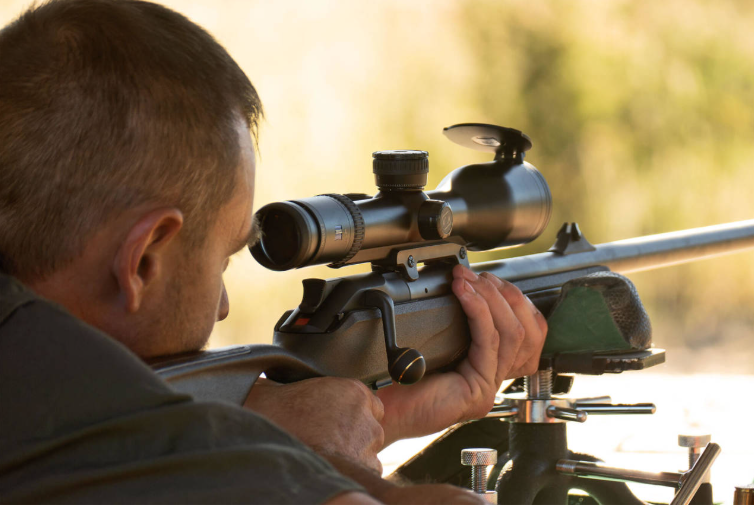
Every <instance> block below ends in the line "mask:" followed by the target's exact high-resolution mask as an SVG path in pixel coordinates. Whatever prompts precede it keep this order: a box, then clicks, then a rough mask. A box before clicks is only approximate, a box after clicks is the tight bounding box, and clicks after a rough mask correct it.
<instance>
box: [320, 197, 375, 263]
mask: <svg viewBox="0 0 754 505" xmlns="http://www.w3.org/2000/svg"><path fill="white" fill-rule="evenodd" d="M317 196H328V197H330V198H332V199H333V200H335V201H337V202H338V203H340V204H341V205H343V207H345V208H346V209H348V212H349V213H350V214H351V218H352V219H353V242H352V243H351V249H349V251H348V253H347V254H346V255H345V256H344V257H343V258H342V259H341V260H340V261H336V262H335V263H330V264H329V265H327V266H329V267H331V268H340V267H342V266H345V265H346V264H347V263H348V262H349V261H351V258H353V257H354V256H356V253H358V252H359V250H361V245H362V244H363V243H364V230H365V228H366V227H365V225H364V217H363V216H362V215H361V210H360V209H359V207H358V206H357V205H356V204H355V203H353V200H351V199H350V198H348V197H347V196H345V195H339V194H337V193H327V194H324V195H317Z"/></svg>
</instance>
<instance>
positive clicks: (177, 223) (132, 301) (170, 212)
mask: <svg viewBox="0 0 754 505" xmlns="http://www.w3.org/2000/svg"><path fill="white" fill-rule="evenodd" d="M182 227H183V214H182V213H181V211H180V210H178V209H176V208H172V207H171V208H161V209H156V210H153V211H151V212H149V213H148V214H145V215H143V216H142V217H141V218H140V219H139V220H138V221H137V222H136V223H135V224H134V225H133V226H132V227H131V229H130V230H129V231H128V235H127V236H126V239H125V240H124V242H123V243H122V244H121V246H120V248H119V249H118V252H117V253H116V255H115V260H114V262H113V274H114V275H115V278H116V280H117V282H118V287H119V288H120V293H121V296H122V298H123V301H124V302H125V309H126V311H127V312H130V313H133V312H136V311H137V310H139V307H140V305H141V302H142V300H143V299H144V294H145V293H146V291H147V290H148V289H149V287H150V286H151V285H152V284H154V283H155V281H156V280H157V279H159V277H160V275H162V274H163V272H164V268H165V264H166V262H167V261H170V260H169V258H167V254H168V253H169V250H170V248H168V247H167V246H168V245H170V244H171V243H172V242H173V241H174V240H175V237H176V235H177V234H178V232H179V231H180V230H181V228H182Z"/></svg>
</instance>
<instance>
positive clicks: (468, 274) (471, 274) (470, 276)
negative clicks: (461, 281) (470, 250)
mask: <svg viewBox="0 0 754 505" xmlns="http://www.w3.org/2000/svg"><path fill="white" fill-rule="evenodd" d="M463 276H464V277H466V279H468V280H470V281H475V280H477V279H479V276H478V275H477V274H475V273H474V272H472V271H471V270H469V269H468V268H466V267H464V268H463Z"/></svg>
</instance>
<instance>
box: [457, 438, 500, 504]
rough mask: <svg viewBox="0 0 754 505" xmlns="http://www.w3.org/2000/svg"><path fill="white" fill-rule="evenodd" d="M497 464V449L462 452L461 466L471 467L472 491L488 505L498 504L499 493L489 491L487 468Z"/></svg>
mask: <svg viewBox="0 0 754 505" xmlns="http://www.w3.org/2000/svg"><path fill="white" fill-rule="evenodd" d="M496 463H497V451H496V450H495V449H463V450H461V464H462V465H464V466H470V467H471V490H472V491H473V492H474V493H476V494H478V495H481V498H483V499H484V501H486V502H488V503H497V493H496V492H495V491H487V467H488V466H489V465H494V464H496Z"/></svg>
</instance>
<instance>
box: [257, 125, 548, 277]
mask: <svg viewBox="0 0 754 505" xmlns="http://www.w3.org/2000/svg"><path fill="white" fill-rule="evenodd" d="M480 128H481V129H482V130H483V131H482V130H479V129H480ZM469 129H471V130H474V131H476V130H479V131H482V133H480V134H479V135H476V136H475V137H473V138H476V139H477V140H473V138H472V139H471V140H469V142H470V143H471V144H473V146H477V147H479V146H480V145H481V144H479V143H478V141H479V139H482V138H484V139H486V140H485V141H484V142H493V141H494V142H498V143H500V142H502V143H501V144H499V145H498V147H496V148H493V151H495V152H498V151H499V152H498V155H497V156H496V158H495V161H492V162H489V163H480V164H476V165H468V166H464V167H460V168H457V169H456V170H454V171H453V172H452V173H451V174H449V175H448V177H446V178H445V179H444V180H443V182H442V183H441V184H440V185H439V186H438V187H437V189H435V190H434V191H428V192H426V193H424V192H423V191H422V188H423V186H424V184H426V180H427V170H428V164H427V153H426V152H425V151H378V152H376V153H374V168H373V171H374V173H375V178H376V181H377V185H378V186H379V188H380V192H379V193H377V194H376V195H375V196H374V197H373V198H366V199H363V200H354V199H353V198H349V197H347V196H344V195H338V196H340V197H341V198H337V196H336V195H326V196H319V197H312V198H303V199H300V200H296V201H290V202H276V203H272V204H269V205H266V206H264V207H262V208H261V209H260V210H259V211H258V212H257V218H258V219H259V222H260V224H261V231H262V238H261V240H260V241H259V242H258V243H257V244H256V245H255V246H254V247H252V248H251V253H252V254H253V255H254V258H256V260H257V261H259V263H261V264H262V265H263V266H265V267H267V268H270V269H272V270H288V269H291V268H301V267H304V266H309V265H317V264H323V263H330V266H332V267H341V266H343V265H346V264H355V263H363V262H379V261H384V260H385V259H386V258H387V257H388V256H389V255H390V254H391V253H392V251H393V250H400V249H406V248H411V247H416V246H419V245H426V244H427V243H428V242H430V243H431V242H438V241H444V242H449V243H454V244H458V245H461V246H465V247H468V248H469V249H471V250H473V251H483V250H487V249H493V248H496V247H510V246H515V245H521V244H525V243H528V242H530V241H532V240H534V239H535V238H537V237H538V236H539V235H540V234H541V233H542V232H543V231H544V229H545V227H546V226H547V223H548V222H549V219H550V213H551V205H552V197H551V195H550V189H549V187H548V186H547V182H546V181H545V179H544V177H543V176H542V174H540V173H539V172H538V171H537V169H536V168H534V167H533V166H532V165H530V164H529V163H526V162H524V161H523V151H525V150H526V149H528V148H530V147H531V141H529V140H528V137H526V136H525V135H523V134H522V133H521V132H519V131H518V130H513V129H510V128H502V127H495V126H491V125H456V127H451V128H450V129H446V134H448V135H449V136H450V137H451V138H453V139H454V140H456V139H455V137H453V135H456V134H459V133H462V134H463V135H466V134H467V133H469V131H471V130H469ZM464 132H465V133H464ZM484 132H487V133H484ZM451 133H452V134H451ZM472 133H473V132H472ZM477 133H478V132H477ZM480 135H481V136H480ZM485 135H487V136H485ZM490 135H492V136H490ZM493 137H494V138H493ZM496 139H497V140H496ZM475 142H476V143H475ZM482 147H485V149H486V148H487V147H489V146H482ZM351 196H352V197H354V195H351ZM364 196H366V195H364ZM428 202H429V203H428ZM359 222H363V230H364V231H363V240H359V238H358V237H359V236H360V234H359V233H358V229H357V227H358V226H359Z"/></svg>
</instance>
